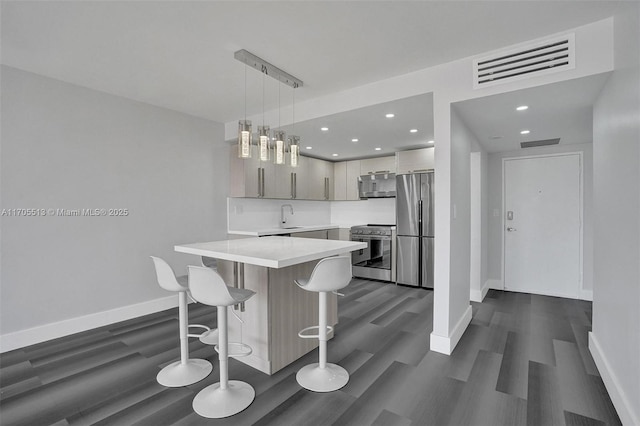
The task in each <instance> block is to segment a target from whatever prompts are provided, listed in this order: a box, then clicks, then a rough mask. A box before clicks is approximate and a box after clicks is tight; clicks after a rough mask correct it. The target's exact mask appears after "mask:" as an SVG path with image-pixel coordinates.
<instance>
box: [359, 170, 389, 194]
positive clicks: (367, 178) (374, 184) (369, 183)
mask: <svg viewBox="0 0 640 426" xmlns="http://www.w3.org/2000/svg"><path fill="white" fill-rule="evenodd" d="M358 195H359V196H360V198H361V199H367V198H391V197H395V196H396V174H395V173H389V172H380V173H378V172H376V173H370V174H368V175H362V176H359V177H358Z"/></svg>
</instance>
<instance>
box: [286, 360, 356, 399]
mask: <svg viewBox="0 0 640 426" xmlns="http://www.w3.org/2000/svg"><path fill="white" fill-rule="evenodd" d="M296 380H297V381H298V384H299V385H300V386H302V387H303V388H305V389H309V390H310V391H314V392H332V391H335V390H338V389H340V388H342V387H343V386H344V385H346V384H347V382H349V373H348V372H347V370H345V369H344V368H342V367H340V366H339V365H336V364H330V363H327V364H326V367H325V368H320V367H319V364H318V363H317V362H316V363H313V364H309V365H305V366H304V367H302V368H301V369H300V370H298V374H296Z"/></svg>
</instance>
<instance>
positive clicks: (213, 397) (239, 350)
mask: <svg viewBox="0 0 640 426" xmlns="http://www.w3.org/2000/svg"><path fill="white" fill-rule="evenodd" d="M189 287H190V289H191V295H192V296H193V297H194V298H195V299H196V300H197V301H198V302H200V303H203V304H205V305H209V306H216V307H217V309H218V333H219V334H218V336H219V343H218V345H216V346H215V349H216V351H217V352H218V354H219V355H218V359H219V362H220V382H218V383H214V384H213V385H210V386H207V387H206V388H204V389H202V390H201V391H200V392H198V394H197V395H196V397H195V398H194V399H193V409H194V411H195V412H196V413H198V414H199V415H201V416H202V417H207V418H212V419H220V418H223V417H229V416H232V415H234V414H237V413H239V412H241V411H242V410H244V409H245V408H247V407H248V406H249V405H251V403H252V402H253V399H254V398H255V396H256V392H255V390H254V389H253V387H252V386H251V385H250V384H248V383H245V382H241V381H239V380H229V357H240V356H247V355H250V354H251V348H250V347H249V346H248V345H245V344H243V343H231V344H230V343H229V341H228V329H227V309H228V307H229V306H233V305H237V304H238V303H242V302H245V301H247V300H248V299H249V298H251V297H252V296H253V295H254V294H256V293H255V292H254V291H251V290H246V289H241V288H233V287H228V286H227V285H226V284H225V283H224V281H223V279H222V277H221V276H220V275H219V274H218V273H217V272H216V271H215V270H213V269H210V268H207V267H202V266H189ZM230 347H231V349H232V350H231V351H230V350H229V349H230Z"/></svg>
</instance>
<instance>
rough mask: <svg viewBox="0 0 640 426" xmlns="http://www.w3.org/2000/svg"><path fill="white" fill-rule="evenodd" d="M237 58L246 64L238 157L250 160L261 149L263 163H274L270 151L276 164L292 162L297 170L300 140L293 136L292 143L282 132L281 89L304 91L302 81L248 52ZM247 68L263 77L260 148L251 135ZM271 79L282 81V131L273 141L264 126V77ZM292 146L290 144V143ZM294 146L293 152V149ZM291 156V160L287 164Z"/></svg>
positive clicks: (258, 138)
mask: <svg viewBox="0 0 640 426" xmlns="http://www.w3.org/2000/svg"><path fill="white" fill-rule="evenodd" d="M233 57H234V58H235V59H237V60H238V61H240V62H242V63H244V64H245V71H244V109H245V111H244V120H240V121H239V123H238V156H239V157H241V158H250V157H251V155H252V150H253V149H255V148H257V151H258V158H259V159H260V161H269V160H270V158H269V157H270V151H271V149H273V157H274V158H273V162H274V163H275V164H279V165H282V164H286V163H287V161H289V162H291V163H292V165H293V167H296V166H297V165H298V158H299V157H298V156H299V152H300V147H299V141H300V138H299V137H298V136H293V137H292V138H291V139H290V140H289V141H288V140H287V138H286V134H285V132H284V131H283V130H282V129H281V128H280V125H281V123H280V108H281V104H280V86H281V84H282V83H284V84H286V85H288V86H291V87H293V88H294V89H296V88H298V87H302V85H303V82H302V80H300V79H299V78H296V77H294V76H292V75H291V74H289V73H287V72H286V71H283V70H282V69H280V68H278V67H276V66H274V65H273V64H270V63H269V62H267V61H265V60H264V59H262V58H260V57H258V56H256V55H254V54H253V53H251V52H248V51H246V50H244V49H242V50H238V51H236V52H235V53H234V54H233ZM247 66H250V67H251V68H254V69H256V70H258V71H260V72H261V73H262V75H263V82H262V126H258V137H257V141H256V145H257V146H256V147H255V148H254V146H253V139H252V134H251V121H249V120H247V68H246V67H247ZM265 75H268V76H270V77H273V78H275V79H277V80H278V130H276V131H274V132H273V138H269V130H270V128H269V126H267V125H265V124H264V76H265ZM287 142H288V143H287ZM292 146H293V148H291V147H292ZM287 154H290V155H289V160H287V156H288V155H287Z"/></svg>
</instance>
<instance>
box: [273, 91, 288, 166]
mask: <svg viewBox="0 0 640 426" xmlns="http://www.w3.org/2000/svg"><path fill="white" fill-rule="evenodd" d="M280 86H281V84H280V80H278V130H276V131H275V132H273V137H274V138H275V142H274V143H273V162H274V163H275V164H278V165H284V164H286V146H285V144H284V141H285V140H287V137H286V133H285V132H284V130H282V129H281V128H280Z"/></svg>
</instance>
